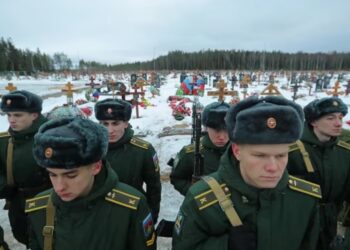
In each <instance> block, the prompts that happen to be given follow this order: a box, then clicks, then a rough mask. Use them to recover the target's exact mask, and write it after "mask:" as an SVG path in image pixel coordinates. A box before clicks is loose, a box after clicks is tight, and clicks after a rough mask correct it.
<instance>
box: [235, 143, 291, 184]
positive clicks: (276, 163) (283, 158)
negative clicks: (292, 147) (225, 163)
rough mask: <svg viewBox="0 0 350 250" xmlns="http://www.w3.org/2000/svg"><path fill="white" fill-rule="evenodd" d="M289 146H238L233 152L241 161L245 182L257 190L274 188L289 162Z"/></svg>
mask: <svg viewBox="0 0 350 250" xmlns="http://www.w3.org/2000/svg"><path fill="white" fill-rule="evenodd" d="M288 146H289V144H266V145H265V144H264V145H248V144H247V145H237V144H232V146H231V147H232V152H233V154H234V156H235V157H236V158H237V160H239V162H240V163H239V166H240V171H241V175H242V178H243V180H244V181H245V182H246V183H247V184H249V185H251V186H253V187H257V188H274V187H276V185H277V184H278V182H279V181H280V179H281V177H282V175H283V173H284V170H285V168H286V165H287V162H288V149H289V147H288Z"/></svg>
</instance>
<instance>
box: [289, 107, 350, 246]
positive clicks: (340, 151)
mask: <svg viewBox="0 0 350 250" xmlns="http://www.w3.org/2000/svg"><path fill="white" fill-rule="evenodd" d="M326 107H327V106H326ZM333 112H336V111H333ZM308 123H309V122H308V121H306V122H305V125H304V131H303V135H302V137H301V139H300V141H299V142H298V143H295V144H293V145H291V146H290V153H289V160H288V166H287V168H288V172H289V173H290V174H292V175H296V176H300V177H302V178H304V179H306V180H310V181H312V182H315V183H318V184H319V185H320V186H321V189H322V200H320V226H321V232H320V241H319V249H329V245H330V244H331V242H332V241H333V240H334V238H335V236H336V233H337V217H338V214H339V211H340V210H341V207H342V204H343V201H344V199H346V192H345V190H347V187H348V183H349V177H350V168H349V166H350V144H349V143H347V142H345V141H343V140H342V137H343V136H339V137H332V138H331V139H330V140H329V141H327V142H324V143H322V142H320V141H319V140H318V138H317V136H316V135H315V133H314V132H313V129H312V127H311V126H310V125H308ZM346 137H347V136H344V138H346Z"/></svg>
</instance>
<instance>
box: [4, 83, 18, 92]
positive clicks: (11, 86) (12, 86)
mask: <svg viewBox="0 0 350 250" xmlns="http://www.w3.org/2000/svg"><path fill="white" fill-rule="evenodd" d="M5 89H6V90H8V91H9V92H12V91H15V90H17V87H16V86H15V85H13V83H12V82H9V83H8V84H7V86H6V87H5Z"/></svg>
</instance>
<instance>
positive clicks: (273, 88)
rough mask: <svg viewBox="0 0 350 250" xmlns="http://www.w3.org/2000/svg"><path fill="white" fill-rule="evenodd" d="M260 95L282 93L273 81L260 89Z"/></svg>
mask: <svg viewBox="0 0 350 250" xmlns="http://www.w3.org/2000/svg"><path fill="white" fill-rule="evenodd" d="M260 95H282V94H281V92H280V91H279V90H278V89H277V87H276V86H275V85H274V84H273V83H270V84H269V85H267V87H266V88H265V89H263V91H261V93H260Z"/></svg>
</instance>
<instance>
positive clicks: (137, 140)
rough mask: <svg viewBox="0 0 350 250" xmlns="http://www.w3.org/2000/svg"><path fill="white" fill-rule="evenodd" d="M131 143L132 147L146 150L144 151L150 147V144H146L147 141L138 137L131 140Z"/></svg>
mask: <svg viewBox="0 0 350 250" xmlns="http://www.w3.org/2000/svg"><path fill="white" fill-rule="evenodd" d="M130 143H131V144H132V145H135V146H137V147H140V148H144V149H148V148H149V145H150V144H149V142H146V141H144V140H142V139H140V138H137V137H133V138H131V140H130Z"/></svg>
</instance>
